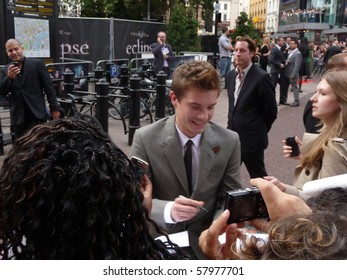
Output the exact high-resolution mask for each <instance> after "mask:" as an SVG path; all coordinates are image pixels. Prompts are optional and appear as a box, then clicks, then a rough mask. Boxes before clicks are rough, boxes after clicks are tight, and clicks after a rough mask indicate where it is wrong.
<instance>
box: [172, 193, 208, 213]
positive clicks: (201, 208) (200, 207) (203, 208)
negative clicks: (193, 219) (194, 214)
mask: <svg viewBox="0 0 347 280" xmlns="http://www.w3.org/2000/svg"><path fill="white" fill-rule="evenodd" d="M178 197H180V198H186V197H185V196H183V195H179V196H178ZM196 208H198V209H199V210H203V211H205V212H206V213H208V210H207V209H206V208H205V207H202V206H196Z"/></svg>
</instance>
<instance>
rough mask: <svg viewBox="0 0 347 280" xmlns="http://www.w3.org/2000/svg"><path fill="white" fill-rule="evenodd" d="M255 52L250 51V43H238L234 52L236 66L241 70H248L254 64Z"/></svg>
mask: <svg viewBox="0 0 347 280" xmlns="http://www.w3.org/2000/svg"><path fill="white" fill-rule="evenodd" d="M253 56H254V52H251V51H250V50H249V49H248V42H245V41H237V42H236V45H235V50H234V59H235V61H234V62H235V65H237V66H238V67H240V68H241V69H245V68H247V66H248V65H249V64H251V63H252V58H253Z"/></svg>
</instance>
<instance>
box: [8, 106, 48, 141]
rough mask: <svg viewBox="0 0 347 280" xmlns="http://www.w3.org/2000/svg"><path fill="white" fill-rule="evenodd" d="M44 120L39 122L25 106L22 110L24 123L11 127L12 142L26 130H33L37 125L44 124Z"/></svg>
mask: <svg viewBox="0 0 347 280" xmlns="http://www.w3.org/2000/svg"><path fill="white" fill-rule="evenodd" d="M45 122H46V120H40V119H38V118H36V117H35V116H34V114H33V113H32V112H31V110H30V109H29V108H28V107H27V106H25V108H24V122H23V123H22V124H20V125H12V126H11V130H12V141H14V140H16V139H18V138H19V137H21V136H23V135H24V134H25V133H26V132H27V131H28V130H30V129H31V128H33V127H34V126H35V125H37V124H42V123H45Z"/></svg>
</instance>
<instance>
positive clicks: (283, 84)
mask: <svg viewBox="0 0 347 280" xmlns="http://www.w3.org/2000/svg"><path fill="white" fill-rule="evenodd" d="M271 79H272V83H273V85H274V87H275V89H276V86H277V84H279V85H280V103H286V102H287V98H288V82H287V80H288V78H286V77H285V76H284V74H283V73H271Z"/></svg>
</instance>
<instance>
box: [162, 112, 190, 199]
mask: <svg viewBox="0 0 347 280" xmlns="http://www.w3.org/2000/svg"><path fill="white" fill-rule="evenodd" d="M163 135H164V138H163V145H164V148H163V153H164V156H165V157H166V159H167V160H168V162H169V163H170V166H171V168H172V170H173V171H174V173H175V175H176V177H177V179H178V181H179V183H180V184H181V186H182V188H183V190H184V191H185V193H186V194H189V192H190V190H189V186H188V180H187V174H186V171H185V168H184V161H183V154H182V147H181V142H180V139H179V137H178V134H177V131H176V126H175V116H173V117H170V118H169V120H168V121H167V124H166V125H165V128H164V132H163ZM166 172H170V171H169V170H166Z"/></svg>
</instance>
